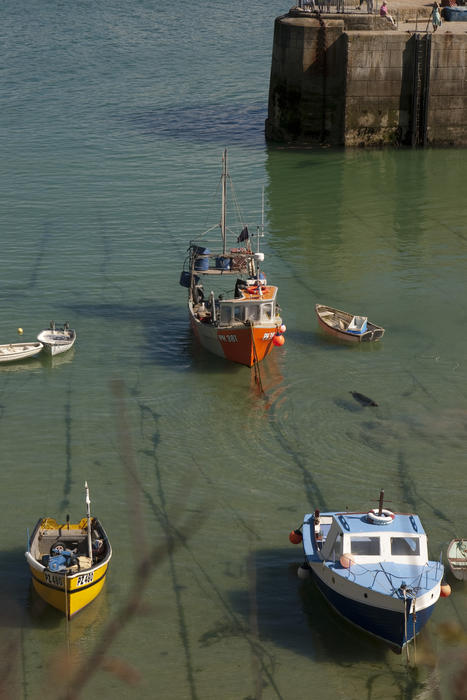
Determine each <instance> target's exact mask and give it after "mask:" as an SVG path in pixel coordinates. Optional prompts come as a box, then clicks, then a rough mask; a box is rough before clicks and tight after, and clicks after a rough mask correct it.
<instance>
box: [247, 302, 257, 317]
mask: <svg viewBox="0 0 467 700" xmlns="http://www.w3.org/2000/svg"><path fill="white" fill-rule="evenodd" d="M245 321H259V306H258V305H257V304H255V305H254V306H250V305H248V306H246V307H245Z"/></svg>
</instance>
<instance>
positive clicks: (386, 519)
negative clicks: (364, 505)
mask: <svg viewBox="0 0 467 700" xmlns="http://www.w3.org/2000/svg"><path fill="white" fill-rule="evenodd" d="M395 517H396V516H395V515H394V513H393V512H392V511H390V510H387V509H386V508H383V509H382V510H381V515H379V509H378V508H372V509H371V510H369V511H368V513H367V518H368V520H369V521H370V522H372V523H375V525H388V524H389V523H392V521H393V520H394V518H395Z"/></svg>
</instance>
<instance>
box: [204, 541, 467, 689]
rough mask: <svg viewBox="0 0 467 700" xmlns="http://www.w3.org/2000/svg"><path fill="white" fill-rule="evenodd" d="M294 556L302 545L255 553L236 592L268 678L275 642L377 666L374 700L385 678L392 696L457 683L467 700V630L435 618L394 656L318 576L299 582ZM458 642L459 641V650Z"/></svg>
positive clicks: (323, 657) (318, 656)
mask: <svg viewBox="0 0 467 700" xmlns="http://www.w3.org/2000/svg"><path fill="white" fill-rule="evenodd" d="M294 555H295V556H294ZM296 557H297V554H296V550H295V552H292V553H291V552H290V550H286V549H274V550H258V551H256V552H254V553H251V554H250V557H249V558H248V561H247V569H248V570H249V574H248V578H249V581H250V587H249V590H248V591H247V590H240V591H233V592H231V593H230V602H231V608H232V610H233V611H235V614H236V615H238V616H239V618H240V619H242V620H243V621H244V623H243V624H244V630H246V632H245V636H248V635H249V636H251V646H252V648H254V649H255V650H256V652H255V653H257V654H258V656H259V660H260V663H259V664H257V667H258V668H259V669H261V668H262V675H263V680H264V681H265V682H267V680H268V678H267V676H268V674H269V673H270V674H271V675H272V671H271V668H272V667H271V666H270V665H268V657H269V654H268V652H267V650H266V647H265V643H266V642H272V643H273V644H274V645H275V646H277V647H278V648H284V649H286V650H287V651H288V652H290V651H293V652H295V653H297V654H299V655H301V656H302V657H306V658H308V659H310V661H313V662H316V663H319V664H329V665H331V666H337V667H338V668H340V669H346V668H352V667H357V668H358V666H361V667H362V672H363V673H365V671H364V669H365V668H368V667H369V668H371V669H373V672H372V673H371V674H370V675H369V676H368V678H367V679H366V681H365V679H363V680H362V682H363V683H364V684H366V690H365V692H366V695H365V697H367V698H368V699H369V700H373V699H374V700H376V698H379V697H381V695H380V688H381V683H382V684H383V685H384V687H385V688H386V690H387V691H388V693H389V694H390V695H388V696H387V697H389V696H390V697H404V698H414V699H415V698H422V697H427V698H428V697H430V698H431V697H433V698H435V697H444V695H442V693H441V690H442V689H444V687H445V686H449V687H450V688H452V689H454V690H453V692H452V695H450V697H452V698H453V700H465V698H466V697H467V696H466V694H465V690H466V688H467V675H466V671H467V634H466V632H465V630H464V631H463V630H462V628H461V626H460V625H456V624H451V623H447V624H446V623H444V624H443V623H441V624H436V623H435V622H433V621H430V622H429V624H428V625H427V627H426V628H425V629H424V630H422V632H421V633H420V634H419V635H418V636H417V643H416V646H414V645H413V642H412V643H411V645H409V652H406V651H405V650H404V652H403V653H402V654H401V655H397V654H394V652H393V651H391V649H390V648H389V647H388V645H387V644H385V643H384V642H382V641H380V640H378V639H376V638H373V637H371V636H370V635H368V634H366V633H365V632H363V631H362V630H359V629H358V628H356V627H354V626H353V625H352V624H350V623H349V622H347V621H346V620H344V619H343V618H342V617H341V616H340V615H338V614H337V613H336V612H335V611H334V610H332V608H331V607H330V606H329V605H328V604H327V602H326V601H325V600H324V598H323V596H322V594H321V592H320V591H319V589H318V588H317V586H316V585H315V583H314V581H313V579H312V577H310V578H309V579H307V580H305V581H303V580H299V579H298V577H297V569H298V567H299V565H300V564H301V563H302V562H301V560H300V559H298V558H296ZM294 559H295V560H294ZM438 638H442V639H443V640H444V641H445V642H447V643H448V647H447V651H441V652H440V651H439V645H438V643H437V642H438ZM206 641H207V640H206ZM453 643H454V644H457V648H456V651H455V652H454V653H453V651H452V644H453ZM449 645H451V646H449ZM268 649H270V646H269V645H268ZM325 675H326V671H324V672H323V676H325ZM378 688H379V690H378ZM393 692H394V693H396V694H392V693H393ZM423 693H427V694H426V695H425V694H423Z"/></svg>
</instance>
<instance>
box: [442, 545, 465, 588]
mask: <svg viewBox="0 0 467 700" xmlns="http://www.w3.org/2000/svg"><path fill="white" fill-rule="evenodd" d="M447 560H448V564H449V569H450V571H451V573H452V575H453V576H454V578H456V579H457V580H458V581H467V540H465V539H458V540H451V542H450V543H449V545H448V549H447Z"/></svg>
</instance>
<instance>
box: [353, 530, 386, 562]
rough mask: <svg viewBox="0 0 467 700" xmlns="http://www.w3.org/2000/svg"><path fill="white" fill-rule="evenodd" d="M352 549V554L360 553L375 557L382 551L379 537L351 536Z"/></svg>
mask: <svg viewBox="0 0 467 700" xmlns="http://www.w3.org/2000/svg"><path fill="white" fill-rule="evenodd" d="M350 551H351V552H352V554H360V555H361V556H364V557H372V556H373V557H374V556H377V555H378V554H379V553H380V549H379V537H365V536H364V535H359V536H358V537H351V538H350Z"/></svg>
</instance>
